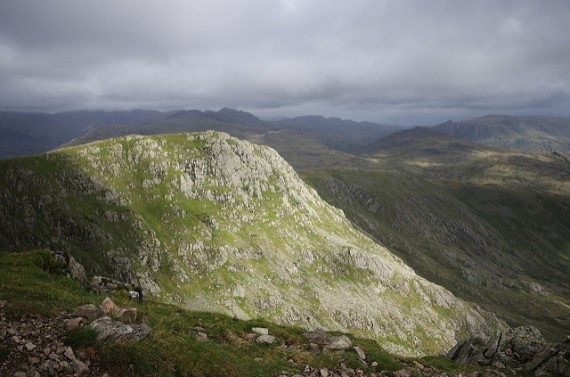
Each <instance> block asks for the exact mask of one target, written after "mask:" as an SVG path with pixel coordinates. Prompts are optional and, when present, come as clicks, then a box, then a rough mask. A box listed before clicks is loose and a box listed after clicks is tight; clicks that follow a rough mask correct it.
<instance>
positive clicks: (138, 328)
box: [89, 316, 151, 342]
mask: <svg viewBox="0 0 570 377" xmlns="http://www.w3.org/2000/svg"><path fill="white" fill-rule="evenodd" d="M89 327H91V328H92V329H94V330H95V331H97V333H98V336H97V340H99V341H125V342H138V341H140V340H142V339H144V338H146V337H147V336H148V335H150V333H151V328H150V326H148V325H147V324H145V323H139V324H124V323H122V322H119V321H115V320H113V319H112V318H111V317H109V316H104V317H101V318H97V319H96V320H95V321H93V322H91V324H89Z"/></svg>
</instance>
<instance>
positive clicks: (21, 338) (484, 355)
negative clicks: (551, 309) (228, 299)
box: [0, 297, 570, 377]
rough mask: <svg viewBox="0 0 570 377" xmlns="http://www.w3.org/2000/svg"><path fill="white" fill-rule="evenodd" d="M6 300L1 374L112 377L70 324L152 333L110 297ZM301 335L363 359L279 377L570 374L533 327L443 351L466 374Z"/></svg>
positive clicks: (199, 336) (139, 335) (567, 347)
mask: <svg viewBox="0 0 570 377" xmlns="http://www.w3.org/2000/svg"><path fill="white" fill-rule="evenodd" d="M5 306H6V302H5V301H0V352H2V353H3V355H0V356H2V357H0V360H3V362H2V363H1V364H0V376H10V377H12V376H13V377H41V376H57V377H59V376H77V377H81V376H97V377H111V376H113V375H116V374H117V371H116V370H114V374H113V372H110V370H111V369H109V368H108V366H106V365H105V364H104V362H102V360H101V359H100V358H99V357H98V355H97V351H96V348H95V347H94V346H78V347H72V346H68V345H66V343H65V338H66V334H68V333H69V331H70V330H73V329H76V328H79V327H83V326H89V327H90V328H92V329H94V330H95V331H96V332H97V334H98V335H97V340H98V341H100V342H108V341H122V342H138V341H140V340H142V339H144V338H145V337H147V336H149V335H151V333H152V329H151V328H150V326H149V325H148V324H147V323H146V322H147V321H146V319H145V318H143V319H142V321H137V320H136V319H137V313H136V308H124V307H119V306H117V305H116V304H114V303H113V301H112V300H111V299H110V298H108V297H107V298H105V300H103V302H102V303H101V304H100V305H99V306H95V305H92V304H87V305H82V306H79V307H77V308H76V309H75V310H74V311H73V312H72V313H65V312H62V313H60V314H58V315H56V316H53V317H38V316H32V315H22V316H18V317H15V316H13V315H11V314H8V313H6V311H5ZM194 330H195V336H196V340H197V341H199V342H210V341H214V340H212V339H209V338H208V335H207V332H208V330H207V329H204V328H194ZM236 338H237V337H236ZM305 340H306V344H300V345H295V346H293V347H300V348H302V349H303V350H306V351H309V352H313V353H321V352H354V353H356V354H357V355H358V357H359V359H360V362H361V364H362V369H358V368H356V369H354V368H348V367H347V366H346V365H345V364H344V363H342V362H341V363H340V365H339V366H338V367H337V368H323V367H319V366H310V365H306V366H304V368H301V369H302V370H301V372H300V373H298V374H292V373H290V372H288V371H282V372H281V373H280V374H279V375H278V376H279V377H379V376H394V377H411V376H425V377H451V376H454V375H456V376H462V377H506V376H509V375H518V374H520V373H521V372H524V373H527V374H528V373H529V372H530V373H532V374H533V375H535V376H548V375H554V376H570V338H569V339H568V340H567V341H566V342H564V343H560V344H556V345H551V344H547V343H546V342H545V341H544V338H543V337H542V335H541V334H540V332H539V331H538V330H536V329H535V328H532V327H520V328H515V329H509V330H507V331H504V332H502V333H500V334H499V335H497V336H495V337H492V338H490V339H489V340H486V341H483V340H480V339H469V340H467V341H465V342H462V343H459V344H458V345H457V346H456V347H455V348H454V349H452V350H451V351H450V352H449V354H448V357H449V358H450V359H452V360H454V361H456V362H457V363H459V364H475V365H479V366H480V367H482V368H480V369H479V370H478V371H472V372H469V373H463V374H461V373H459V374H453V373H449V372H443V371H441V370H438V369H436V368H434V367H430V366H426V365H422V364H421V363H420V362H418V361H416V360H404V361H403V363H402V365H404V366H403V368H402V369H400V370H398V371H383V370H382V369H381V366H379V365H378V363H377V362H376V361H374V360H370V358H369V357H367V355H366V354H365V353H364V351H363V350H362V349H361V348H360V347H358V346H357V345H354V344H353V343H352V341H351V340H350V338H348V337H347V336H344V335H340V336H330V335H329V334H327V332H326V331H324V330H322V329H316V330H314V331H309V332H307V333H306V334H305ZM254 342H255V343H262V344H266V345H267V346H269V347H291V346H287V345H284V344H279V341H278V339H276V337H275V336H272V335H271V334H270V331H269V329H267V328H252V329H251V333H249V334H247V335H246V336H245V337H243V339H242V338H239V339H234V340H233V343H235V344H238V345H239V344H242V345H243V344H247V343H254ZM68 343H69V342H68ZM260 361H261V360H260ZM291 362H292V361H291ZM364 370H368V372H365V371H364ZM370 370H373V371H374V372H370Z"/></svg>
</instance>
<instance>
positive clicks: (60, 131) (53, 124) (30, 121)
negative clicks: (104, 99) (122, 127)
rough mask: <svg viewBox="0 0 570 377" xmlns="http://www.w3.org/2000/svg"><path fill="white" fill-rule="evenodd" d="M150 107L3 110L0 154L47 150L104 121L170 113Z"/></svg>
mask: <svg viewBox="0 0 570 377" xmlns="http://www.w3.org/2000/svg"><path fill="white" fill-rule="evenodd" d="M167 115H168V113H161V112H158V111H148V110H133V111H111V112H108V111H75V112H65V113H56V114H47V113H25V112H7V111H2V112H0V158H2V157H9V156H22V155H28V154H36V153H41V152H46V151H48V150H51V149H54V148H57V147H59V146H60V145H62V144H65V143H68V142H69V141H70V140H72V139H74V138H77V137H80V136H81V135H83V134H85V133H86V132H89V131H90V130H92V129H94V128H96V127H99V126H102V125H116V124H128V125H133V124H142V123H145V122H150V121H154V120H157V119H160V118H162V117H165V116H167Z"/></svg>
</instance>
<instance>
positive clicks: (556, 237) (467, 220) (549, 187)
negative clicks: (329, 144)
mask: <svg viewBox="0 0 570 377" xmlns="http://www.w3.org/2000/svg"><path fill="white" fill-rule="evenodd" d="M363 151H366V152H368V153H369V154H368V155H367V156H366V157H367V158H368V161H369V162H370V165H369V167H368V168H365V169H350V168H334V169H316V170H308V171H304V172H302V176H303V178H304V179H305V180H306V181H307V182H309V183H311V184H312V185H313V186H314V187H315V188H316V189H317V190H318V192H319V194H320V195H321V196H322V197H323V198H324V199H325V200H327V201H329V202H330V203H331V204H333V205H335V206H337V207H339V208H341V209H342V210H343V211H345V213H346V215H347V216H348V217H349V218H350V219H351V220H352V221H353V222H354V223H355V224H357V225H358V226H359V227H360V228H361V229H363V230H365V231H366V232H368V233H369V234H371V235H372V236H373V237H374V238H375V239H377V240H378V242H380V243H381V244H383V245H386V246H387V247H388V248H389V249H390V250H393V251H394V252H395V253H396V254H398V255H399V256H400V257H402V258H403V259H404V260H405V261H406V262H407V263H409V264H410V265H411V266H412V267H413V268H414V269H415V270H416V271H417V272H418V273H419V274H420V275H422V276H424V277H426V278H428V279H430V280H432V281H435V282H437V283H438V284H441V285H443V286H445V287H447V288H448V289H450V290H452V291H453V292H454V293H455V294H456V295H459V296H460V297H463V298H465V299H468V300H472V301H474V302H477V303H478V304H480V305H482V306H483V307H484V308H486V309H488V310H493V311H495V312H496V313H499V314H500V315H502V316H505V317H506V318H508V319H509V321H510V323H511V324H513V325H514V324H516V325H521V324H528V323H532V324H533V325H535V326H537V327H539V328H541V329H542V330H543V331H544V333H546V334H547V335H548V336H549V337H551V338H553V339H557V340H563V338H564V336H565V335H566V334H568V333H570V316H569V315H568V313H569V312H568V308H569V307H570V275H569V274H568V271H570V163H569V162H568V161H567V160H566V159H565V158H564V157H562V156H560V155H557V154H553V153H547V154H528V153H522V152H506V151H500V150H495V149H490V148H486V147H484V146H480V145H476V144H474V143H472V142H470V141H466V140H461V139H456V138H453V137H451V136H448V135H445V134H441V133H439V132H438V131H436V130H433V129H429V128H427V129H426V128H415V129H412V130H405V131H402V132H399V133H396V134H393V135H390V136H388V137H386V138H385V139H383V140H381V141H379V142H377V143H374V144H373V145H371V146H368V147H366V148H364V149H363Z"/></svg>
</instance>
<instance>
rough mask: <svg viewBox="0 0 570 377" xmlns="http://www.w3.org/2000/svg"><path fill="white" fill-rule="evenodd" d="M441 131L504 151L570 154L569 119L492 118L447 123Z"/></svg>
mask: <svg viewBox="0 0 570 377" xmlns="http://www.w3.org/2000/svg"><path fill="white" fill-rule="evenodd" d="M434 128H435V129H437V130H438V131H441V132H444V133H446V134H448V135H451V136H455V137H458V138H462V139H467V140H471V141H473V142H476V143H480V144H483V145H487V146H490V147H494V148H499V149H503V150H518V151H526V152H552V151H558V152H568V151H570V119H569V118H556V117H538V116H506V115H489V116H485V117H482V118H476V119H472V120H466V121H462V122H452V121H448V122H446V123H443V124H440V125H438V126H435V127H434Z"/></svg>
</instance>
